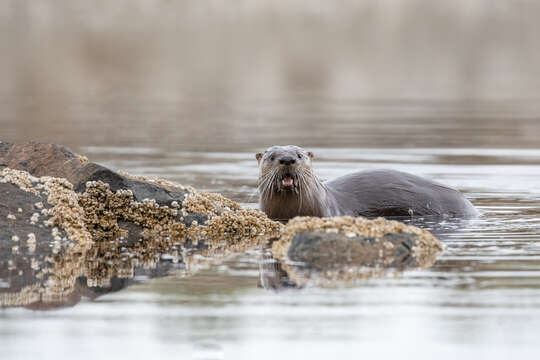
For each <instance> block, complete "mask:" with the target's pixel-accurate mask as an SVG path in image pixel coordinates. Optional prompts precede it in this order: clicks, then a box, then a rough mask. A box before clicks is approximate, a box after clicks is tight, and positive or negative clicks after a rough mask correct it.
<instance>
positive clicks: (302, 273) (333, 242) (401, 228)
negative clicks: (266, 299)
mask: <svg viewBox="0 0 540 360" xmlns="http://www.w3.org/2000/svg"><path fill="white" fill-rule="evenodd" d="M441 250H442V245H441V243H440V242H439V241H438V240H437V239H436V238H435V237H434V236H433V235H432V234H431V233H429V232H428V231H426V230H422V229H420V228H417V227H415V226H410V225H405V224H403V223H400V222H397V221H391V220H386V219H384V218H377V219H373V220H369V219H366V218H353V217H348V216H343V217H334V218H313V217H297V218H294V219H292V220H291V221H289V223H288V224H287V225H286V226H285V228H284V229H283V231H282V233H281V237H280V238H279V240H278V241H275V242H274V243H273V244H272V254H273V257H274V259H275V261H276V262H277V263H278V264H279V266H277V265H276V266H274V268H276V269H279V272H274V273H272V268H271V267H267V269H268V270H269V274H264V273H263V274H261V277H262V278H265V279H272V281H267V283H272V284H274V285H273V286H272V288H276V287H277V286H276V284H277V285H279V284H287V287H290V283H291V282H293V283H295V284H296V286H299V287H302V286H308V285H316V286H340V285H349V284H351V283H354V282H355V281H358V280H362V279H366V278H372V277H378V276H383V275H385V274H387V273H389V272H395V271H403V270H408V269H417V268H426V267H429V266H431V265H432V264H433V262H434V261H435V259H436V256H437V254H438V253H439V252H440V251H441ZM263 284H264V282H263Z"/></svg>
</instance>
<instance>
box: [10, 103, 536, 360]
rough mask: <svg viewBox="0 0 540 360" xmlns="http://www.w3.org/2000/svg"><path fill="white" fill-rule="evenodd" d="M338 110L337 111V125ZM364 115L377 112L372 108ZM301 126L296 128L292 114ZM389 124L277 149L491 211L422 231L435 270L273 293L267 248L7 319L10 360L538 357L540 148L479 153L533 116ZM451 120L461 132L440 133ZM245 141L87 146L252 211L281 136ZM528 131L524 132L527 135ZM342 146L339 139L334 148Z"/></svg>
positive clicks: (114, 163) (339, 126) (113, 163)
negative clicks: (382, 174)
mask: <svg viewBox="0 0 540 360" xmlns="http://www.w3.org/2000/svg"><path fill="white" fill-rule="evenodd" d="M347 106H348V107H349V106H350V105H347ZM381 107H382V106H381ZM356 109H357V110H361V109H362V106H361V105H358V106H357V107H356ZM424 110H425V109H424ZM353 115H354V114H353ZM341 116H342V113H341V112H339V111H336V113H335V116H334V117H335V118H337V119H339V118H340V117H341ZM363 116H367V115H365V114H363V113H361V114H359V117H363ZM288 118H289V119H292V120H293V121H294V120H295V117H294V116H293V115H290V114H289V116H288ZM289 121H291V120H289ZM298 121H299V122H300V123H301V124H304V125H305V124H306V123H308V122H309V120H308V121H307V122H306V120H298ZM385 122H386V124H387V125H388V126H385V127H384V130H381V129H379V128H378V124H376V125H374V124H371V127H368V126H367V123H364V122H361V121H360V122H359V121H357V120H356V117H355V116H350V120H349V121H344V120H342V121H337V122H334V123H332V124H331V125H330V124H326V125H325V126H328V127H329V128H331V129H332V131H333V132H334V133H338V134H344V133H347V134H349V136H348V137H347V136H346V137H345V138H344V144H346V145H347V146H343V145H341V143H340V141H339V138H335V139H326V140H324V139H323V140H320V139H322V136H323V133H321V132H320V131H319V129H316V128H315V129H314V128H313V127H309V126H305V127H304V128H303V130H302V131H298V130H296V132H292V133H291V132H288V131H285V130H284V131H283V132H284V134H283V136H284V139H285V140H284V141H280V143H286V142H293V141H290V140H292V137H293V136H295V135H296V136H298V137H299V139H301V141H302V142H303V143H305V144H307V145H308V147H309V149H310V150H312V151H313V152H314V153H315V155H316V161H315V163H314V166H315V168H316V170H317V173H318V174H319V175H320V176H321V177H322V178H325V179H326V178H332V177H335V176H339V175H342V174H346V173H349V172H351V171H355V170H357V169H368V168H381V167H384V168H392V169H397V170H402V171H408V172H411V173H415V174H418V175H422V176H426V177H429V178H432V179H434V180H437V181H439V182H442V183H445V184H448V185H451V186H454V187H456V188H458V189H460V190H461V191H462V192H463V193H465V195H466V196H467V197H468V198H469V199H471V201H472V202H473V203H474V204H475V205H476V206H477V207H478V209H479V210H480V211H481V212H482V216H481V217H480V218H478V219H473V220H463V221H458V220H446V221H444V222H442V223H435V224H431V223H428V222H420V225H422V226H424V227H427V228H430V229H432V230H433V231H434V232H435V233H437V234H439V237H440V239H441V240H442V241H443V243H444V245H445V250H444V251H443V253H442V254H441V255H440V256H439V257H438V259H437V261H436V263H435V264H434V265H433V267H431V268H429V269H425V270H417V271H410V272H405V273H403V274H401V275H400V276H397V277H394V276H389V277H383V278H375V279H369V280H363V281H360V282H358V283H356V284H355V285H354V286H347V287H341V288H332V289H327V288H320V287H310V288H307V289H302V290H295V289H289V290H283V291H278V292H275V291H271V290H266V289H264V288H261V287H258V286H257V283H258V281H259V277H260V272H259V268H260V262H261V250H258V249H255V250H251V251H249V252H247V253H245V254H241V255H237V256H235V257H234V258H232V259H228V260H226V261H225V262H219V261H218V262H217V263H216V264H213V265H207V266H203V267H202V268H201V269H200V270H199V271H198V272H195V273H194V274H191V275H188V276H186V274H185V273H183V272H181V271H178V272H175V271H172V272H171V273H170V274H169V276H167V277H162V278H157V279H144V278H143V279H139V281H138V283H137V284H135V285H133V286H131V287H128V288H126V289H124V290H122V291H119V292H116V293H111V294H107V295H104V296H101V297H99V298H97V299H95V300H92V301H90V300H85V301H82V302H81V303H79V304H77V305H75V306H73V307H69V308H65V309H58V310H54V311H43V312H33V311H29V310H24V309H4V310H1V311H0V319H1V324H2V326H1V327H0V335H1V336H0V342H1V346H2V351H3V354H4V355H5V356H7V357H6V358H15V357H16V358H31V357H34V356H41V354H45V357H49V358H52V357H57V356H61V357H65V358H72V357H73V358H75V357H76V358H95V357H96V356H99V355H100V354H101V355H102V356H107V357H113V356H114V357H120V358H146V357H153V356H156V354H158V353H159V354H160V355H161V357H165V356H170V357H178V358H182V359H183V358H186V356H187V358H189V356H192V358H195V359H251V358H254V357H257V358H262V359H266V358H275V357H276V356H280V357H281V356H284V357H286V358H298V357H299V358H325V357H330V356H339V357H343V358H356V357H357V356H360V355H362V356H364V355H375V356H403V357H405V358H411V357H413V356H415V357H418V358H426V359H428V358H433V357H434V356H437V357H438V358H443V359H454V358H456V357H458V356H463V357H467V358H473V357H474V358H484V357H489V358H494V359H496V358H501V359H502V358H508V357H509V356H521V355H523V356H527V357H531V356H532V355H536V354H538V353H540V344H538V342H537V336H536V334H537V330H538V329H540V182H538V178H539V175H540V166H538V165H540V149H535V148H532V147H527V148H522V147H519V146H518V145H519V144H518V142H515V140H514V139H512V138H508V137H504V139H506V140H507V141H506V143H504V144H503V143H501V147H476V146H475V145H477V144H478V143H482V140H484V141H485V142H488V141H493V140H492V139H488V138H489V137H490V136H492V133H493V132H495V133H503V134H504V133H505V132H507V131H512V129H515V127H520V126H522V125H523V122H522V123H520V122H517V123H516V122H501V123H500V126H501V128H497V127H496V126H491V125H496V124H497V123H496V122H493V121H492V120H491V119H490V120H485V121H483V122H482V125H485V127H484V126H482V128H483V129H485V132H484V134H481V133H475V132H474V131H468V130H467V126H465V127H464V128H460V127H459V126H458V125H456V124H455V123H447V121H446V120H436V119H435V120H433V121H431V122H430V121H424V120H407V121H403V119H397V120H388V119H387V120H386V121H385ZM531 124H532V123H531ZM534 124H535V123H534ZM534 124H532V125H534ZM282 125H283V126H285V122H283V124H282ZM246 126H248V127H249V126H251V125H246ZM276 126H277V125H276ZM445 126H446V127H447V128H450V129H453V130H454V132H456V133H459V134H460V135H459V138H456V139H454V138H452V132H450V133H449V132H446V131H445V130H441V128H442V127H445ZM366 128H367V131H368V133H370V134H372V136H373V135H374V136H375V138H373V137H372V138H371V141H372V142H377V140H378V138H377V136H380V137H384V138H390V139H403V140H405V141H411V139H413V140H412V141H414V139H415V136H417V138H418V139H421V141H422V145H424V144H425V145H431V147H425V146H419V147H413V146H410V145H407V144H404V145H403V147H396V146H391V147H384V146H383V147H379V148H375V147H364V146H363V145H364V144H362V143H361V142H359V143H358V144H357V146H351V142H350V141H349V140H347V139H350V138H352V137H354V135H355V134H356V135H358V137H359V138H362V137H364V136H366V134H365V132H366V130H365V129H366ZM160 130H161V131H168V130H169V129H160ZM533 130H535V131H538V128H537V127H534V128H533ZM172 131H173V132H174V131H180V130H172ZM377 134H378V135H377ZM403 134H412V135H411V136H408V135H403ZM243 135H244V136H245V137H246V138H248V139H250V140H246V143H239V144H234V143H227V144H225V145H226V146H222V145H223V144H217V145H216V146H214V149H215V150H213V149H212V147H209V150H207V151H201V150H200V149H199V147H198V146H197V145H198V144H189V143H184V144H183V146H178V149H177V150H174V149H173V148H174V147H175V145H174V144H158V145H163V146H152V144H150V142H148V143H144V144H142V145H143V146H135V145H134V146H94V145H85V144H81V145H80V146H79V147H78V148H77V150H78V151H80V152H82V153H84V154H87V155H88V156H89V157H90V159H91V160H93V161H96V162H99V163H101V164H104V165H105V166H109V167H111V168H114V169H124V170H126V171H129V172H132V173H136V174H143V175H152V176H159V177H163V178H167V179H171V180H175V181H178V182H181V183H183V184H190V185H193V186H195V187H197V188H199V189H205V190H210V191H216V192H220V193H223V194H225V195H226V196H228V197H230V198H232V199H234V200H236V201H239V202H240V203H242V204H243V205H244V206H246V207H256V202H257V198H256V176H257V168H256V161H255V159H254V154H255V152H256V151H259V150H261V149H263V148H264V147H265V146H266V145H269V144H271V143H272V142H274V141H275V142H278V141H277V140H276V139H274V138H273V135H272V133H270V134H253V135H254V138H255V140H253V139H252V137H251V136H250V135H251V133H249V132H247V133H244V134H243ZM530 135H531V134H530V133H523V135H522V136H523V139H521V140H520V141H525V140H524V139H526V138H527V137H528V136H530ZM257 136H259V137H261V138H263V140H264V141H261V142H260V146H258V144H257V146H256V145H255V144H253V143H254V142H258V141H259V139H257ZM444 136H448V137H449V138H447V139H446V140H447V141H453V140H456V141H460V142H463V143H466V144H467V145H468V146H466V147H453V148H448V147H437V146H436V145H437V142H438V140H437V139H438V138H440V137H444ZM484 137H486V139H484ZM332 141H336V143H335V144H334V146H329V144H330V143H331V142H332ZM394 141H395V140H394ZM310 142H312V143H313V146H309V143H310ZM424 142H425V143H424ZM111 143H112V144H114V141H113V140H111ZM154 145H155V144H154ZM190 145H194V146H190ZM235 145H237V146H235ZM503 145H504V146H503ZM190 147H191V148H192V150H188V149H189V148H190ZM224 147H228V148H230V149H233V150H227V149H223V148H224ZM59 344H62V346H61V347H59ZM134 344H137V345H134ZM96 354H97V355H96Z"/></svg>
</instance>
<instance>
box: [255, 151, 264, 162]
mask: <svg viewBox="0 0 540 360" xmlns="http://www.w3.org/2000/svg"><path fill="white" fill-rule="evenodd" d="M262 157H263V154H262V153H256V154H255V159H257V162H258V163H260V162H261V159H262Z"/></svg>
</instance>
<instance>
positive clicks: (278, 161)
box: [255, 145, 313, 193]
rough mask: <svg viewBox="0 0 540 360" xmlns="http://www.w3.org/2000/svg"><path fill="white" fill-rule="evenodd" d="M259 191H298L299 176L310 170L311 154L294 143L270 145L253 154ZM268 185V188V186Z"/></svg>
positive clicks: (299, 184)
mask: <svg viewBox="0 0 540 360" xmlns="http://www.w3.org/2000/svg"><path fill="white" fill-rule="evenodd" d="M255 157H256V159H257V161H258V163H259V186H261V185H263V187H262V188H260V190H261V192H266V191H271V192H275V193H282V192H283V193H298V191H299V190H300V189H299V188H300V186H301V181H300V178H301V177H302V175H303V174H305V173H306V170H311V159H312V158H313V154H312V153H311V152H308V151H306V150H304V149H302V148H301V147H298V146H294V145H287V146H272V147H269V148H268V149H266V151H265V152H264V153H258V154H256V155H255ZM268 187H269V188H268Z"/></svg>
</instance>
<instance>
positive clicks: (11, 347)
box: [0, 0, 540, 359]
mask: <svg viewBox="0 0 540 360" xmlns="http://www.w3.org/2000/svg"><path fill="white" fill-rule="evenodd" d="M128 3H129V4H128ZM133 4H134V5H133ZM128 5H129V6H128ZM539 12H540V8H539V5H538V4H537V3H535V2H528V1H504V0H502V1H495V2H493V1H490V0H482V1H480V0H479V1H475V2H470V1H465V0H462V1H455V2H452V3H448V2H444V1H434V0H411V1H409V0H408V1H399V0H398V1H379V0H377V1H361V2H357V1H347V2H340V3H339V5H333V6H331V5H328V4H326V5H325V3H324V2H320V1H304V2H302V1H300V2H298V4H296V5H292V4H291V2H289V1H281V2H279V1H275V2H268V3H264V2H260V3H259V2H250V1H245V2H238V4H236V5H233V4H231V3H230V2H229V3H227V4H225V3H224V2H220V1H213V2H205V3H204V4H203V5H201V2H189V1H186V2H182V3H176V2H170V1H153V2H148V1H143V0H139V1H129V2H127V1H125V2H123V3H118V2H114V3H111V2H106V1H101V2H100V1H98V2H96V3H95V4H94V3H87V2H72V1H46V0H44V1H42V2H40V5H39V6H38V5H36V4H33V2H30V1H24V0H17V1H5V2H2V3H1V4H0V18H1V19H2V21H1V22H0V27H1V28H2V31H0V48H1V49H2V54H3V56H0V75H1V76H0V78H2V79H3V81H1V82H0V129H1V134H0V140H2V141H13V142H17V141H27V140H40V141H45V142H55V143H60V144H65V145H68V146H70V147H72V148H73V150H75V151H77V152H80V153H82V154H85V155H87V156H88V157H89V158H90V160H91V161H95V162H98V163H101V164H103V165H105V166H108V167H110V168H113V169H122V170H125V171H128V172H131V173H134V174H141V175H152V176H159V177H163V178H167V179H170V180H174V181H178V182H180V183H182V184H187V185H193V186H194V187H196V188H198V189H204V190H210V191H215V192H219V193H222V194H224V195H225V196H227V197H230V198H232V199H234V200H236V201H238V202H240V203H241V204H242V205H243V206H246V207H256V202H257V194H256V177H257V168H256V161H255V158H254V154H255V153H256V152H258V151H261V150H264V148H266V147H267V146H270V145H273V144H282V145H284V144H296V145H300V146H304V147H306V148H308V149H309V150H310V151H313V152H314V153H315V161H314V166H315V168H316V172H317V173H318V174H319V175H320V176H321V177H322V178H324V179H329V178H333V177H335V176H339V175H343V174H346V173H349V172H351V171H355V170H358V169H370V168H391V169H397V170H402V171H407V172H411V173H414V174H416V175H421V176H425V177H428V178H431V179H433V180H436V181H439V182H442V183H445V184H448V185H450V186H454V187H456V188H458V189H459V190H461V191H462V192H463V193H464V194H465V195H466V196H467V197H468V198H469V199H470V200H471V201H472V202H473V204H474V205H475V206H477V207H478V209H479V210H480V211H481V212H482V216H481V217H479V218H478V219H472V220H463V221H459V220H446V221H443V222H441V223H431V222H429V221H420V222H416V224H418V225H421V226H423V227H426V228H428V229H431V230H433V232H434V233H436V234H437V235H438V237H439V238H440V239H441V241H442V242H443V243H444V246H445V249H444V251H443V252H442V253H441V254H440V256H439V257H438V258H437V261H436V262H435V263H434V265H433V266H432V267H430V268H429V269H424V270H416V271H407V272H404V273H402V274H400V275H399V276H386V277H382V278H381V277H379V278H372V279H367V280H361V281H358V282H357V283H355V284H351V285H349V286H340V287H337V288H323V287H318V286H313V287H308V288H304V289H281V290H280V291H274V290H267V289H265V288H262V287H260V286H258V283H259V281H260V276H261V273H260V267H261V261H262V257H263V256H262V250H260V249H252V250H250V251H248V252H246V253H243V254H238V255H236V256H234V257H232V258H228V259H217V260H216V261H215V263H213V264H206V265H204V266H201V268H199V269H198V270H197V271H195V270H194V271H193V272H192V273H186V272H185V271H182V269H175V268H174V267H173V268H172V269H170V270H169V272H168V273H167V276H164V277H159V278H153V279H150V278H149V277H147V276H145V275H140V276H138V277H137V278H136V279H135V281H134V283H133V284H132V285H131V286H129V287H127V288H124V289H122V290H120V291H118V292H113V293H108V294H105V295H103V296H100V297H98V298H96V299H93V300H90V299H83V300H82V301H81V302H79V303H77V304H73V305H70V306H67V307H65V308H59V309H54V310H49V311H32V310H28V309H23V308H2V309H0V354H1V355H0V357H1V358H2V359H32V358H37V357H39V358H44V359H58V358H65V359H96V358H98V359H99V358H122V359H143V358H152V359H153V358H177V359H190V358H192V359H254V358H257V359H275V358H286V359H328V358H339V359H345V358H351V359H352V358H354V359H356V358H361V357H376V358H389V357H390V356H392V357H394V358H395V357H400V358H404V359H410V358H417V359H433V358H437V359H456V358H462V359H483V358H488V359H508V358H511V357H514V358H517V357H526V358H537V357H538V356H539V354H540V343H539V342H538V333H539V331H540V181H539V180H538V179H539V178H540V143H539V140H538V139H540V120H539V119H540V81H539V80H538V79H540V75H539V74H540V72H539V67H538V63H539V59H540V46H539V45H538V44H539V43H538V41H537V39H538V31H539V29H540V28H539V25H538V24H539V23H538V21H537V20H538V14H539ZM0 287H2V282H1V281H0Z"/></svg>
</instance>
